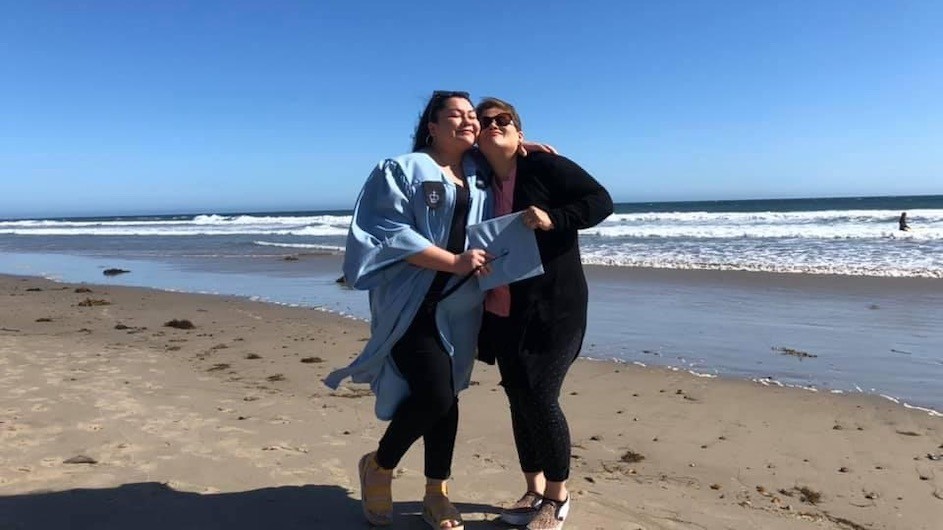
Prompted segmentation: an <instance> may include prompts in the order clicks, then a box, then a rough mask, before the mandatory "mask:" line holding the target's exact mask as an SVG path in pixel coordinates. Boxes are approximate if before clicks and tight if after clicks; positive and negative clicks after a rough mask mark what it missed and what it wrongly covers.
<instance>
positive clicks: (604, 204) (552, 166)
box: [541, 155, 613, 230]
mask: <svg viewBox="0 0 943 530" xmlns="http://www.w3.org/2000/svg"><path fill="white" fill-rule="evenodd" d="M543 156H546V157H552V159H550V160H549V161H548V162H549V164H548V166H549V167H548V168H547V172H546V178H547V184H548V186H549V187H550V190H551V193H552V194H553V195H554V196H556V197H565V198H566V199H565V200H564V201H561V202H562V204H560V206H557V207H555V208H551V209H550V211H549V212H547V213H548V215H549V216H550V220H551V221H553V225H554V228H555V229H557V230H582V229H584V228H590V227H592V226H596V225H597V224H599V223H601V222H603V221H604V220H605V219H606V217H609V216H610V215H612V211H613V205H612V197H610V196H609V192H608V191H607V190H606V188H605V187H603V185H602V184H600V183H599V182H598V181H597V180H596V179H594V178H593V177H592V175H590V174H589V173H587V172H586V170H585V169H583V168H582V167H580V165H579V164H577V163H576V162H573V161H572V160H570V159H569V158H566V157H564V156H560V155H543ZM541 178H544V175H543V174H542V175H541Z"/></svg>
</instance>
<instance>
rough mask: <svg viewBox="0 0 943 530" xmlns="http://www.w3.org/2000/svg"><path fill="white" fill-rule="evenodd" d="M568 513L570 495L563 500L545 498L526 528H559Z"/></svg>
mask: <svg viewBox="0 0 943 530" xmlns="http://www.w3.org/2000/svg"><path fill="white" fill-rule="evenodd" d="M569 513H570V497H567V498H566V500H565V501H563V502H560V501H555V500H553V499H546V498H545V499H544V502H543V504H541V505H540V509H538V510H537V515H535V516H534V518H533V519H531V521H530V523H528V524H527V530H561V529H562V528H563V521H564V520H566V516H567V515H568V514H569Z"/></svg>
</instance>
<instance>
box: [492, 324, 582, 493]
mask: <svg viewBox="0 0 943 530" xmlns="http://www.w3.org/2000/svg"><path fill="white" fill-rule="evenodd" d="M485 318H486V319H487V320H488V323H487V325H488V326H489V327H491V332H492V333H497V334H498V335H497V336H498V337H501V336H504V337H506V338H508V339H510V338H512V337H515V336H521V333H522V330H520V329H514V328H515V327H516V326H515V325H514V324H512V323H511V320H510V319H505V318H501V317H497V316H495V315H491V314H489V313H485ZM502 328H504V329H502ZM561 331H563V330H561V329H559V328H558V329H556V330H555V332H552V333H551V332H548V333H526V332H525V333H524V334H523V339H522V341H521V342H520V343H518V342H516V341H513V340H511V341H508V342H507V344H508V346H510V347H496V348H495V355H496V357H497V361H498V368H499V370H500V372H501V385H502V386H503V387H504V392H505V393H506V394H507V397H508V404H509V405H510V408H511V425H512V427H513V429H514V444H515V446H516V447H517V456H518V459H519V460H520V464H521V470H522V471H524V472H525V473H537V472H543V473H544V476H545V477H546V478H547V480H549V481H553V482H562V481H564V480H567V479H568V478H569V476H570V451H571V443H570V428H569V425H568V424H567V421H566V416H564V415H563V409H561V408H560V401H559V398H560V389H561V388H562V386H563V379H564V378H565V377H566V374H567V371H569V369H570V366H571V365H572V364H573V361H575V360H576V358H577V356H579V353H580V349H581V347H582V344H583V335H584V331H583V329H581V328H578V329H570V330H566V332H565V333H561ZM550 335H553V340H543V339H545V338H547V337H548V336H550ZM528 337H539V338H540V339H541V340H537V341H534V342H536V343H537V344H528Z"/></svg>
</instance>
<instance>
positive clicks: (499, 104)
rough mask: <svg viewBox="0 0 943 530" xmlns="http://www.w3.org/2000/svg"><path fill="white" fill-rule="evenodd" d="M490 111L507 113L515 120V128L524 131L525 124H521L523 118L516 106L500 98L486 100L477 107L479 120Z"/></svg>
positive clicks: (476, 112) (476, 111)
mask: <svg viewBox="0 0 943 530" xmlns="http://www.w3.org/2000/svg"><path fill="white" fill-rule="evenodd" d="M488 109H499V110H502V111H504V112H507V113H508V114H510V115H511V117H512V118H514V126H515V127H517V130H518V131H523V130H524V124H523V123H521V117H520V116H519V115H518V114H517V109H515V108H514V105H511V104H510V103H508V102H507V101H504V100H502V99H498V98H485V99H483V100H481V103H479V104H478V106H477V107H475V114H478V117H479V118H478V119H481V115H482V114H484V112H485V111H486V110H488Z"/></svg>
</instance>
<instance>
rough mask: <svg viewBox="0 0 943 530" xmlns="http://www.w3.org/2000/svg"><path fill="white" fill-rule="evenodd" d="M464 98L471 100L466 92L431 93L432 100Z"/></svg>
mask: <svg viewBox="0 0 943 530" xmlns="http://www.w3.org/2000/svg"><path fill="white" fill-rule="evenodd" d="M448 98H464V99H468V100H471V95H469V93H468V92H462V91H458V90H436V91H435V92H433V93H432V99H448Z"/></svg>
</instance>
